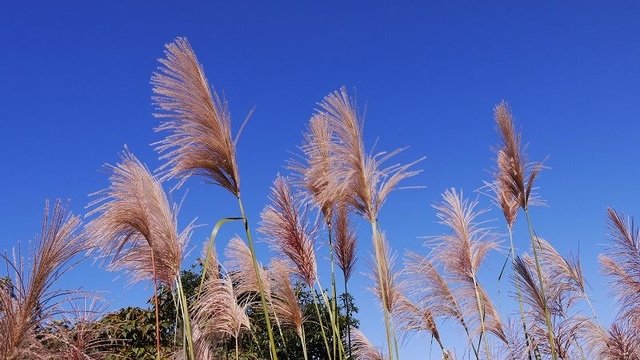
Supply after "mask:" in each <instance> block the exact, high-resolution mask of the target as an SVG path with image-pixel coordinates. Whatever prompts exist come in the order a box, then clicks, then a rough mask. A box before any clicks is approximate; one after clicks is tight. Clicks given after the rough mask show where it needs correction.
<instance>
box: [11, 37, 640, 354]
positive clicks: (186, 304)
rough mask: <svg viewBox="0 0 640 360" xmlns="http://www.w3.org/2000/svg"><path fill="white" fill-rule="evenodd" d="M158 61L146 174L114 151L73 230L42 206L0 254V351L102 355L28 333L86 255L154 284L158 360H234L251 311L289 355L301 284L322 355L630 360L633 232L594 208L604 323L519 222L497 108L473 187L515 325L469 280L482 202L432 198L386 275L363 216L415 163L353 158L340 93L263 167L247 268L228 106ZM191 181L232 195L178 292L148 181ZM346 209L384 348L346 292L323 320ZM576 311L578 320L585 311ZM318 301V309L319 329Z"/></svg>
mask: <svg viewBox="0 0 640 360" xmlns="http://www.w3.org/2000/svg"><path fill="white" fill-rule="evenodd" d="M165 55H166V56H165V58H163V59H161V60H160V63H161V66H160V67H159V70H158V71H157V72H156V73H155V74H154V75H153V77H152V84H153V92H154V97H153V99H154V102H155V104H156V105H157V109H158V113H157V114H156V115H157V117H159V118H161V119H162V123H161V125H159V126H158V127H157V129H156V130H157V131H159V132H162V133H163V134H165V137H164V139H162V140H161V141H159V142H158V143H156V144H155V147H156V150H157V151H158V152H159V154H160V159H161V160H162V161H163V162H164V163H163V165H162V166H161V167H160V168H159V170H158V171H157V172H155V173H154V172H152V171H150V170H149V169H148V168H147V167H146V166H145V165H144V164H143V163H142V162H140V161H139V160H138V159H137V158H136V157H135V156H134V155H133V154H131V153H130V152H129V151H128V150H127V149H125V151H124V153H123V155H122V158H121V161H120V163H118V164H116V165H110V166H109V167H108V169H109V171H110V185H109V186H108V187H107V188H106V189H104V190H102V191H99V192H97V193H95V194H94V195H93V196H94V200H93V201H92V202H91V203H90V204H89V206H88V207H89V211H88V213H87V217H88V218H89V219H90V220H89V222H88V224H87V225H86V227H84V229H81V227H80V220H79V218H78V217H76V216H72V215H70V214H69V213H68V211H67V210H66V209H65V207H64V206H63V205H62V204H61V203H60V202H56V204H55V206H54V209H53V211H52V212H50V211H49V206H48V204H47V207H46V208H45V217H44V220H43V226H42V231H41V234H40V236H39V237H38V239H37V240H36V242H35V243H34V245H33V252H32V255H31V259H30V261H25V260H24V259H23V257H22V255H21V254H20V253H17V254H15V253H14V259H10V258H9V257H8V256H7V255H3V256H4V258H5V262H6V264H7V273H8V274H9V275H10V276H9V277H7V278H6V279H4V280H3V282H2V283H0V334H2V338H1V339H0V357H1V358H3V359H30V358H55V357H56V355H55V354H50V353H49V352H50V349H48V348H47V347H46V346H45V345H44V344H45V343H46V342H47V341H49V342H51V341H54V342H55V343H56V344H57V345H56V346H55V348H56V349H57V351H58V352H59V353H58V355H59V354H61V353H62V352H63V351H64V353H65V354H69V355H68V357H69V358H78V359H79V358H102V357H103V355H104V354H103V353H102V352H104V347H103V346H98V345H101V343H99V340H96V338H95V337H93V332H94V331H97V330H96V329H93V328H92V324H93V323H92V321H91V319H90V318H89V317H86V316H84V317H81V318H79V319H77V320H75V321H73V323H74V324H76V325H75V326H74V327H73V328H72V329H68V328H65V329H58V330H56V331H54V332H53V333H52V332H49V333H46V332H44V333H43V332H42V331H41V330H39V329H42V328H44V327H45V325H49V329H51V328H52V327H51V326H52V324H54V323H53V321H54V320H55V319H57V318H60V316H61V314H62V311H63V310H62V309H63V307H62V306H61V305H60V304H59V303H60V300H61V299H63V298H64V299H68V298H69V297H70V296H73V295H74V294H77V293H75V292H65V291H55V290H53V289H55V286H54V282H55V281H56V280H57V279H58V278H59V277H60V276H61V275H62V274H63V273H65V271H66V270H68V269H69V268H70V266H72V265H73V263H74V261H75V259H78V258H80V259H81V258H83V257H86V256H88V255H86V252H87V251H89V250H91V251H93V253H94V254H98V255H99V256H100V257H101V258H103V259H104V262H105V264H106V265H107V267H108V269H110V270H122V271H125V272H126V273H127V274H128V275H129V278H130V280H131V281H132V282H137V281H148V282H150V284H151V285H152V287H153V299H154V309H155V332H156V336H155V340H156V356H157V358H158V359H159V358H165V357H172V358H176V359H183V358H184V359H191V360H193V359H214V358H217V357H218V356H219V354H220V351H219V347H220V346H221V345H222V344H227V343H228V342H233V343H234V344H235V351H234V357H235V358H236V359H239V358H240V357H241V353H242V349H241V348H240V342H239V339H240V338H241V336H242V335H243V334H247V333H248V334H251V333H252V332H254V331H255V327H256V326H261V325H258V324H256V323H253V322H252V320H251V319H252V318H251V316H250V315H251V313H253V312H259V313H261V315H262V318H263V320H264V321H263V322H261V324H264V327H265V330H266V332H267V334H268V349H264V353H263V354H264V355H263V356H265V357H267V356H268V357H269V358H271V359H272V360H275V359H278V357H279V356H281V355H280V354H282V352H281V350H282V349H285V353H286V348H287V344H286V341H285V336H284V335H283V329H287V328H289V329H292V330H293V331H294V332H295V334H296V335H297V337H298V339H297V340H298V341H299V342H300V346H301V347H302V353H303V356H304V359H305V360H306V359H309V358H311V356H310V355H309V354H308V349H307V340H308V335H309V334H308V332H307V331H308V329H309V325H310V324H309V321H310V320H309V318H308V316H306V315H305V313H304V311H303V309H302V305H301V304H300V300H299V298H298V291H299V290H300V287H302V288H303V289H304V290H305V291H309V292H311V293H312V294H314V295H315V296H312V299H313V306H314V308H315V310H316V315H317V319H316V320H317V322H318V324H317V325H318V326H319V328H320V334H319V335H320V336H321V337H322V340H323V343H324V348H325V349H324V350H325V353H324V354H323V356H322V358H325V359H330V360H334V359H335V360H338V359H380V360H381V359H391V360H393V359H399V358H400V351H399V349H400V347H401V346H402V344H403V341H402V340H404V339H406V338H407V337H408V336H413V335H416V334H424V335H426V337H427V338H431V339H432V340H434V341H435V343H436V344H437V346H438V348H439V350H440V352H441V357H442V358H443V359H454V358H456V357H461V358H464V357H468V358H475V359H502V358H504V359H529V360H531V359H547V358H550V359H554V360H555V359H574V358H582V359H588V358H599V359H614V360H617V359H640V230H639V229H638V228H637V227H636V226H635V224H634V223H633V221H632V220H630V219H627V218H625V217H624V216H623V215H621V214H619V213H618V212H616V211H614V210H611V209H609V211H608V217H609V233H610V237H611V241H610V246H609V247H608V248H607V249H606V250H605V252H604V254H603V255H602V257H601V258H600V262H601V264H602V268H603V270H604V274H605V275H606V276H607V277H608V278H609V279H610V280H611V284H612V292H613V294H614V295H615V296H616V298H617V303H618V306H619V309H620V313H619V314H618V316H617V318H616V320H615V321H614V322H613V323H612V324H611V325H610V327H608V328H606V327H605V326H604V325H602V324H600V323H599V321H598V318H597V316H596V313H595V311H594V310H593V307H592V306H591V302H590V300H589V295H588V293H587V286H586V281H585V279H584V277H583V273H582V269H581V265H580V263H579V261H578V260H577V259H576V258H570V257H563V256H562V255H560V254H559V253H558V252H557V251H556V250H555V249H554V248H553V246H552V245H551V243H550V242H547V241H546V240H544V239H542V238H541V237H540V236H538V233H537V232H536V231H535V230H534V226H533V224H532V220H531V217H530V213H529V210H530V206H531V205H533V204H535V203H536V202H537V201H538V200H537V198H536V196H535V195H534V194H533V192H534V189H535V181H536V179H537V177H538V175H539V173H540V171H541V170H542V169H543V165H542V163H536V162H534V163H530V162H528V161H527V159H526V154H525V152H524V147H523V145H522V139H521V136H520V134H519V133H518V131H517V129H516V127H515V125H514V121H513V117H512V115H511V112H510V110H509V108H508V106H507V104H506V103H504V102H503V103H500V104H499V105H498V106H496V108H495V120H496V125H497V129H498V133H499V135H500V137H501V143H500V145H499V146H498V148H497V149H496V156H497V158H496V170H495V178H494V179H493V180H492V181H490V182H488V183H486V187H485V188H488V189H490V190H491V193H492V198H493V201H494V203H495V204H496V205H497V207H498V208H499V209H500V210H501V212H502V214H503V216H504V219H505V225H506V230H507V232H508V239H509V251H508V255H507V260H506V261H505V266H504V267H503V269H502V271H501V273H500V276H499V278H502V277H503V275H505V274H506V275H508V277H509V278H510V279H511V280H512V284H513V291H512V294H513V295H514V299H516V300H517V302H518V313H517V314H516V316H513V317H512V316H511V314H502V315H501V314H500V313H499V311H498V309H497V307H496V305H495V304H494V302H493V301H492V299H491V297H490V295H489V292H488V291H487V289H486V287H485V284H483V283H482V282H481V280H480V276H479V274H480V272H481V269H482V267H483V264H484V261H485V260H486V258H487V256H488V254H489V253H490V252H492V251H495V250H498V249H499V243H500V241H501V235H499V234H498V232H496V230H495V229H493V228H487V227H484V226H483V224H484V221H482V220H481V217H482V216H483V214H484V213H485V212H486V210H484V209H480V208H479V202H478V200H475V199H468V198H466V197H464V195H463V192H462V191H461V190H456V189H453V188H452V189H448V190H446V191H444V193H443V195H442V202H441V203H439V204H436V205H434V207H435V209H436V211H437V216H438V219H439V221H440V223H441V224H442V225H443V226H444V227H445V228H446V231H445V232H444V233H443V234H442V235H438V236H431V237H429V240H428V241H427V242H426V245H427V246H428V247H429V248H430V252H429V253H428V254H426V255H421V254H418V253H416V252H412V251H407V252H406V253H405V254H404V261H403V264H404V266H403V268H402V269H399V268H398V266H397V264H396V259H397V256H396V254H395V253H394V252H393V250H392V246H391V245H392V244H393V242H392V241H388V240H387V238H386V236H385V233H384V231H383V230H382V227H381V224H380V222H379V220H378V215H379V213H380V211H381V210H382V207H383V205H384V204H385V201H386V200H387V198H388V197H389V195H390V193H391V192H392V191H393V190H394V189H397V188H398V187H399V186H400V184H401V182H403V181H404V180H406V179H407V178H410V177H413V176H415V175H417V174H419V170H415V164H416V162H412V163H408V164H404V165H403V164H393V165H387V163H388V162H389V160H390V159H391V158H392V157H394V156H395V155H397V154H398V153H399V152H400V151H401V149H398V150H394V151H391V152H379V153H375V154H370V153H369V152H368V151H367V150H366V147H365V143H364V140H363V119H362V118H361V115H360V114H359V112H358V108H357V105H356V103H355V101H354V99H352V98H350V97H349V95H348V93H347V91H346V90H345V89H344V88H341V89H339V90H338V91H335V92H332V93H330V94H329V95H327V96H326V97H325V98H324V99H323V100H322V101H321V102H320V103H319V104H318V106H317V109H316V110H315V112H314V114H313V115H312V117H311V119H310V121H309V126H308V130H307V132H306V133H305V135H304V141H303V144H302V146H301V147H300V157H299V158H297V159H294V160H291V161H290V162H289V163H288V166H287V169H288V170H291V172H292V173H291V174H290V175H288V176H280V175H278V176H277V178H276V179H275V180H274V182H273V186H272V190H271V195H270V198H269V204H268V205H267V206H266V207H265V208H264V210H263V211H262V213H261V215H260V222H259V227H258V231H259V232H260V234H261V236H262V239H263V240H264V241H265V242H266V243H268V245H269V247H270V249H271V250H272V251H273V252H274V253H275V254H276V257H275V258H274V259H273V260H272V261H271V262H270V263H269V264H268V265H266V266H263V265H262V264H261V262H260V261H259V260H258V257H257V255H256V242H255V240H254V237H253V236H254V234H253V233H252V223H251V222H250V221H249V219H248V217H247V214H246V212H245V209H244V205H243V201H242V197H241V191H240V189H241V187H240V171H239V167H238V163H237V160H236V143H237V135H236V137H235V138H233V136H232V126H231V116H230V113H229V111H228V108H227V104H226V103H225V101H224V100H223V99H221V97H220V96H219V95H218V94H217V93H216V92H215V91H213V90H212V88H211V87H210V85H209V83H208V82H207V79H206V77H205V75H204V71H203V69H202V66H201V65H200V63H199V62H198V59H197V58H196V55H195V53H194V52H193V50H192V49H191V47H190V45H189V43H188V42H187V40H185V39H183V38H178V39H176V40H175V41H174V42H172V43H170V44H168V45H167V46H166V52H165ZM243 126H244V124H243ZM239 133H240V131H238V134H239ZM418 161H419V160H418ZM191 176H199V177H202V178H204V179H205V180H207V181H208V182H210V183H212V184H215V185H218V186H219V187H221V188H222V189H225V190H227V191H228V192H229V193H231V194H232V195H233V196H234V197H235V198H236V199H237V201H238V212H239V214H238V215H235V214H230V215H231V216H229V217H227V218H223V219H221V220H219V221H217V222H216V223H215V226H213V227H212V228H211V236H210V238H209V240H208V241H207V242H206V243H205V244H204V246H203V255H202V263H203V272H202V278H201V281H200V285H199V287H198V290H197V293H196V295H194V296H193V297H191V298H188V296H187V294H186V293H185V289H184V286H183V283H182V279H181V269H182V268H183V258H184V254H185V247H186V246H187V243H188V241H189V238H190V234H191V232H192V230H193V227H194V225H193V223H190V224H188V225H187V226H185V227H183V228H182V230H180V229H179V225H178V208H177V206H175V205H172V204H171V202H170V200H169V197H168V196H167V194H166V193H165V190H164V184H163V182H164V181H169V180H172V179H175V180H176V182H177V185H176V187H180V186H182V185H184V183H185V181H186V180H187V179H188V178H189V177H191ZM520 212H523V213H524V215H525V216H524V219H525V221H526V224H525V225H526V227H527V229H528V235H529V241H528V243H529V245H528V247H529V251H528V252H524V253H523V252H520V251H518V245H520V246H522V245H523V244H522V243H519V242H518V241H516V239H515V237H514V233H513V229H514V226H515V225H516V223H517V221H518V219H522V217H519V216H518V215H519V214H520ZM314 214H315V215H316V216H314ZM357 216H359V217H361V218H362V219H363V220H364V221H365V222H367V223H369V225H370V227H371V239H372V252H371V260H370V272H369V274H370V277H371V279H372V283H373V284H372V286H371V290H372V292H373V294H374V295H375V296H376V297H377V299H378V301H379V304H380V307H381V315H382V321H383V323H384V327H385V339H386V344H385V348H386V351H383V350H381V349H379V348H377V347H375V346H374V345H373V344H371V343H370V342H369V341H368V340H367V338H366V337H365V336H364V334H363V333H362V332H361V331H360V330H358V329H356V328H350V327H349V325H348V324H349V323H350V321H349V318H350V316H351V315H352V314H351V312H350V309H349V305H348V302H346V300H345V307H346V318H347V326H346V328H345V326H344V324H340V320H339V319H340V318H341V314H340V313H339V306H338V301H339V297H338V290H337V289H338V286H339V283H340V281H342V284H343V286H344V293H345V294H347V295H348V294H349V287H348V284H349V280H350V279H351V277H352V276H353V275H354V269H355V263H356V258H357V256H356V255H357V251H356V250H357V249H356V248H357V246H356V243H357V237H356V232H355V230H354V228H353V225H352V221H353V220H354V218H355V217H357ZM234 221H238V222H240V223H241V224H242V225H243V229H244V238H243V237H240V236H236V237H234V238H232V239H231V240H229V241H228V242H227V243H226V246H225V251H224V258H225V259H224V260H220V259H219V257H218V255H217V252H216V241H215V240H216V236H217V233H218V231H219V230H220V228H221V227H222V226H223V225H224V224H226V223H229V222H234ZM322 245H325V248H326V249H328V255H329V258H330V270H331V271H330V276H331V279H330V286H329V288H325V287H323V284H322V283H321V279H320V277H319V275H318V262H317V259H318V258H319V257H320V256H321V255H320V254H318V253H317V252H318V251H319V250H321V249H322ZM507 265H509V266H507ZM335 268H338V269H340V271H341V277H340V276H339V275H338V274H337V271H336V269H335ZM160 287H162V288H163V289H168V290H169V291H170V292H171V295H172V296H173V300H174V302H175V305H176V306H175V308H176V309H177V310H176V312H177V314H176V318H177V319H179V324H180V326H181V329H180V332H179V333H180V334H181V336H182V341H181V342H180V343H181V344H182V348H181V349H174V350H175V351H172V352H168V351H164V352H163V350H162V346H161V331H160V322H161V321H162V320H163V319H161V318H160V312H159V305H158V291H159V289H160ZM345 299H346V298H345ZM584 305H586V306H587V307H588V308H589V309H590V310H591V313H586V314H585V312H584V311H583V310H584V308H585V306H584ZM321 308H322V309H327V310H328V319H327V317H325V316H322V315H321V310H320V309H321ZM505 315H506V317H507V318H508V321H506V322H505V320H503V317H505ZM164 320H167V319H164ZM169 320H170V319H169ZM447 321H448V325H447V326H449V327H459V330H460V332H461V333H463V334H464V335H463V337H464V338H465V341H464V342H463V345H461V344H460V341H459V340H458V339H453V338H447V337H445V336H443V331H442V329H441V327H442V326H444V325H445V322H447ZM54 328H55V327H54ZM43 334H45V335H43ZM50 347H51V346H49V348H50ZM427 347H430V345H429V342H428V341H425V350H428V349H427ZM95 348H100V349H102V350H101V351H100V352H96V351H93V350H92V349H95ZM48 351H49V352H48Z"/></svg>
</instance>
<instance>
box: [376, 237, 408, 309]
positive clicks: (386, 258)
mask: <svg viewBox="0 0 640 360" xmlns="http://www.w3.org/2000/svg"><path fill="white" fill-rule="evenodd" d="M380 237H381V240H382V244H383V247H382V251H381V252H380V253H379V254H372V258H371V263H370V267H371V278H372V280H373V281H374V282H375V285H374V287H373V288H372V291H373V293H374V294H375V295H376V297H377V298H378V301H379V302H380V305H381V306H382V307H383V308H384V309H386V310H387V311H388V312H389V313H390V314H394V313H395V311H396V307H397V305H398V301H399V300H400V298H401V297H402V295H401V293H400V289H399V278H398V273H397V272H395V271H394V269H393V267H394V263H395V255H393V254H392V253H391V250H390V249H389V244H388V242H387V240H386V237H385V235H384V234H380Z"/></svg>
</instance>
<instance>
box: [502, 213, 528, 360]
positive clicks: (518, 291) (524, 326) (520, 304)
mask: <svg viewBox="0 0 640 360" xmlns="http://www.w3.org/2000/svg"><path fill="white" fill-rule="evenodd" d="M507 229H508V231H509V246H510V248H511V266H512V267H513V265H514V264H515V259H516V249H515V246H514V244H513V229H512V227H511V226H510V225H507ZM514 285H515V287H516V294H517V296H518V307H519V309H520V320H521V321H522V329H523V331H524V337H525V341H526V344H527V353H528V357H529V360H531V351H530V349H529V346H530V345H531V336H530V335H529V331H528V330H527V320H526V317H525V314H524V300H523V299H522V290H521V289H520V283H519V282H518V281H514Z"/></svg>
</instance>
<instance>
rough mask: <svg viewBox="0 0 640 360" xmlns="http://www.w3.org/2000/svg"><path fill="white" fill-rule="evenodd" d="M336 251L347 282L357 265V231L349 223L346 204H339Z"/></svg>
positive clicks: (336, 220) (336, 221)
mask: <svg viewBox="0 0 640 360" xmlns="http://www.w3.org/2000/svg"><path fill="white" fill-rule="evenodd" d="M335 223H336V225H335V234H336V241H335V245H334V247H335V253H336V260H337V262H338V266H339V267H340V269H341V270H342V274H343V275H344V280H345V282H347V281H349V279H350V278H351V275H352V274H353V269H354V268H355V265H356V246H357V238H356V232H355V230H354V229H353V228H352V227H351V225H350V224H349V211H348V209H347V207H346V205H344V204H341V205H340V206H338V211H337V214H336V219H335Z"/></svg>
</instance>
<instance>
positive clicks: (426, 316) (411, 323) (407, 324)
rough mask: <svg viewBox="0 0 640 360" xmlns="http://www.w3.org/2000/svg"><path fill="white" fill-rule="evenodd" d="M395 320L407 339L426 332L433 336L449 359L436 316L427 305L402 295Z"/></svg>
mask: <svg viewBox="0 0 640 360" xmlns="http://www.w3.org/2000/svg"><path fill="white" fill-rule="evenodd" d="M394 318H395V320H396V322H397V323H398V324H399V330H400V331H401V332H402V333H403V334H404V336H405V337H409V336H411V335H414V334H416V333H421V332H426V333H428V334H429V335H431V336H432V337H433V338H434V339H435V340H436V342H437V343H438V346H440V350H441V351H442V356H443V358H444V359H449V355H448V352H447V350H446V349H445V348H444V345H442V339H441V338H440V332H439V331H438V327H437V326H436V321H435V316H434V314H433V312H432V311H431V309H430V308H429V307H428V306H425V304H424V303H423V304H420V303H414V302H412V301H411V300H410V299H409V298H407V297H406V296H405V295H400V296H399V299H398V301H397V304H396V311H395V313H394Z"/></svg>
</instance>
